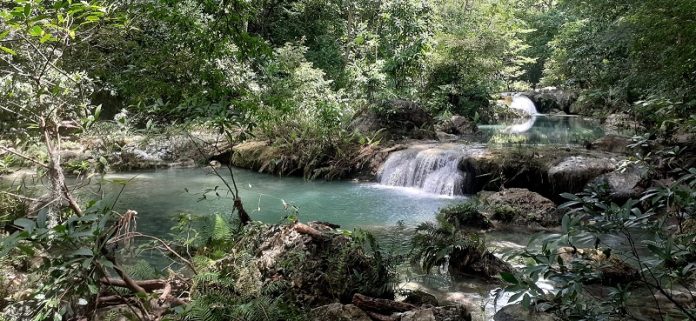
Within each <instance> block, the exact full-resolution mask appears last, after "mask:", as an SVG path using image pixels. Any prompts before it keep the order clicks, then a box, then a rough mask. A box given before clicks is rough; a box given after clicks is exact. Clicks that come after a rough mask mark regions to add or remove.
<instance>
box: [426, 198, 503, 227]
mask: <svg viewBox="0 0 696 321" xmlns="http://www.w3.org/2000/svg"><path fill="white" fill-rule="evenodd" d="M438 215H440V216H441V217H442V219H444V220H445V221H446V222H448V223H450V224H452V225H454V226H455V227H457V228H460V229H461V228H475V229H490V228H492V227H493V224H492V223H491V221H490V220H488V218H487V217H486V216H484V215H483V213H482V212H481V211H480V207H479V205H478V204H477V203H475V202H467V203H461V204H456V205H452V206H448V207H445V208H442V209H440V213H439V214H438Z"/></svg>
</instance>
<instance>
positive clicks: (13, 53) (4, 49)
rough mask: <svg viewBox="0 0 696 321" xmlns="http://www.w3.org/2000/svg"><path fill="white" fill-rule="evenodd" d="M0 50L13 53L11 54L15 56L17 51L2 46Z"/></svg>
mask: <svg viewBox="0 0 696 321" xmlns="http://www.w3.org/2000/svg"><path fill="white" fill-rule="evenodd" d="M0 50H2V51H4V52H6V53H8V54H10V55H13V56H16V55H17V52H16V51H14V50H12V49H10V48H7V47H4V46H0Z"/></svg>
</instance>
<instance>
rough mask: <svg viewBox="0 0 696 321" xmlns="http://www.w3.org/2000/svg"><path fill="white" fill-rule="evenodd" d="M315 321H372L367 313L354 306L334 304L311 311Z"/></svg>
mask: <svg viewBox="0 0 696 321" xmlns="http://www.w3.org/2000/svg"><path fill="white" fill-rule="evenodd" d="M310 316H311V318H312V320H314V321H327V320H332V321H372V319H370V316H368V315H367V313H365V311H363V310H360V308H358V307H356V306H354V305H352V304H341V303H332V304H327V305H323V306H320V307H318V308H315V309H313V310H312V311H311V314H310Z"/></svg>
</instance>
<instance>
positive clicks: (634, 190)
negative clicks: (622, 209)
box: [588, 166, 648, 203]
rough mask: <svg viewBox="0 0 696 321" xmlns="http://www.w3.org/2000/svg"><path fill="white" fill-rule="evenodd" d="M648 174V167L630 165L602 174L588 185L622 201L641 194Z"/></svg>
mask: <svg viewBox="0 0 696 321" xmlns="http://www.w3.org/2000/svg"><path fill="white" fill-rule="evenodd" d="M647 174H648V170H647V169H646V168H641V167H636V166H630V167H627V168H623V169H621V170H614V171H611V172H609V173H606V174H602V175H600V176H598V177H597V178H595V179H593V180H592V181H590V182H589V183H588V187H594V188H595V189H599V190H601V191H604V192H605V193H606V194H607V195H608V196H609V197H611V199H612V200H614V201H615V202H617V203H621V202H624V201H626V200H627V199H629V198H636V197H638V196H640V194H641V193H642V192H643V190H644V188H643V187H642V186H641V184H642V183H643V180H644V179H645V178H646V177H647Z"/></svg>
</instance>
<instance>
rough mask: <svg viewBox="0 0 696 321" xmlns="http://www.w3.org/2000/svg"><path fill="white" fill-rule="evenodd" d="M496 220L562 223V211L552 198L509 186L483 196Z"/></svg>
mask: <svg viewBox="0 0 696 321" xmlns="http://www.w3.org/2000/svg"><path fill="white" fill-rule="evenodd" d="M483 201H484V202H485V203H486V204H487V211H488V212H489V213H490V214H491V216H492V218H493V219H494V220H498V221H502V222H505V223H513V224H524V225H530V224H538V225H541V226H544V227H550V226H557V225H559V224H560V220H561V215H560V211H558V210H557V209H556V205H555V204H554V202H553V201H551V200H550V199H548V198H546V197H543V196H541V195H540V194H538V193H535V192H532V191H530V190H528V189H524V188H508V189H505V190H502V191H499V192H496V193H493V194H490V195H487V196H485V197H484V198H483Z"/></svg>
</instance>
